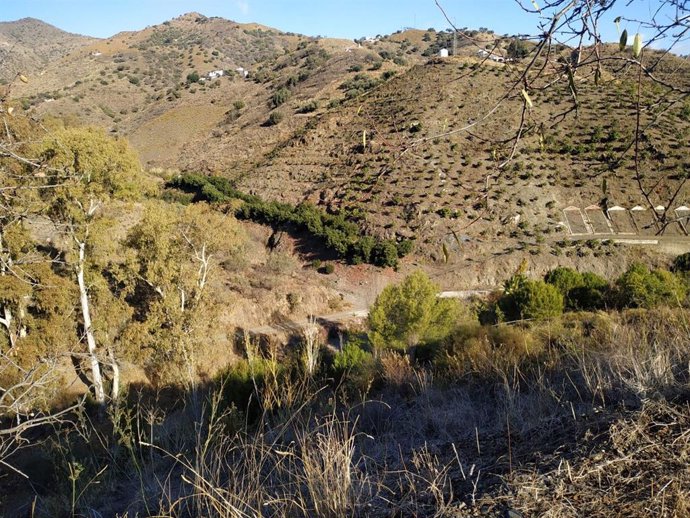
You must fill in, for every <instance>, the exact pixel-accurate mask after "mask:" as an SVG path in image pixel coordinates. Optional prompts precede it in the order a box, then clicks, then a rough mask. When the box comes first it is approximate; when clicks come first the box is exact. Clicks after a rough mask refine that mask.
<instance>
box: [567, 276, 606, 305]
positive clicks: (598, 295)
mask: <svg viewBox="0 0 690 518" xmlns="http://www.w3.org/2000/svg"><path fill="white" fill-rule="evenodd" d="M609 290H610V288H609V283H608V281H607V280H606V279H604V278H603V277H601V276H599V275H597V274H596V273H591V272H585V273H583V274H582V285H580V286H576V287H574V288H572V289H571V290H570V291H569V292H568V295H567V296H566V307H567V308H568V309H571V310H574V311H593V310H597V309H604V308H605V307H606V302H607V299H608V296H609Z"/></svg>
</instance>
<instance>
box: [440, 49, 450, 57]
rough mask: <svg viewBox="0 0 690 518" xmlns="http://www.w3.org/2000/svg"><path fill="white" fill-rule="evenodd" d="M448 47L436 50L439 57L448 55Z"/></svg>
mask: <svg viewBox="0 0 690 518" xmlns="http://www.w3.org/2000/svg"><path fill="white" fill-rule="evenodd" d="M448 55H449V54H448V49H441V50H439V52H438V56H439V57H441V58H447V57H448Z"/></svg>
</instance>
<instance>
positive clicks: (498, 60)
mask: <svg viewBox="0 0 690 518" xmlns="http://www.w3.org/2000/svg"><path fill="white" fill-rule="evenodd" d="M477 57H478V58H480V59H487V58H488V59H490V60H491V61H495V62H496V63H506V62H508V61H512V59H506V58H504V57H503V56H499V55H498V54H494V53H493V52H489V51H488V50H484V49H479V50H478V51H477Z"/></svg>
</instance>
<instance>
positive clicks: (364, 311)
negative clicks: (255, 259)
mask: <svg viewBox="0 0 690 518" xmlns="http://www.w3.org/2000/svg"><path fill="white" fill-rule="evenodd" d="M489 293H491V292H490V291H488V290H462V291H442V292H439V293H438V295H437V297H438V298H446V299H461V300H466V299H469V298H472V297H483V296H486V295H488V294H489ZM370 307H371V305H368V306H366V307H357V308H352V309H349V310H346V311H338V312H336V313H329V314H324V315H311V316H309V317H307V318H304V319H298V320H291V319H285V320H283V321H280V322H276V323H273V324H269V325H263V326H257V327H250V328H247V329H245V331H246V332H247V333H249V334H250V335H254V336H280V335H294V334H299V333H301V332H302V330H303V329H304V328H305V327H306V326H308V325H310V324H312V323H315V324H318V325H320V326H321V327H324V328H326V329H335V328H339V327H341V326H343V325H345V324H348V323H354V322H357V321H362V320H364V319H366V318H367V317H368V316H369V308H370Z"/></svg>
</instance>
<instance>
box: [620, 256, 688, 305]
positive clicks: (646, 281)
mask: <svg viewBox="0 0 690 518" xmlns="http://www.w3.org/2000/svg"><path fill="white" fill-rule="evenodd" d="M616 290H617V296H618V303H619V304H620V305H621V306H623V307H632V308H652V307H655V306H659V305H671V306H673V305H678V304H681V303H683V302H684V301H685V298H686V296H687V289H686V286H685V285H684V284H683V282H682V281H681V279H680V278H679V277H677V276H676V275H674V274H673V273H671V272H669V271H666V270H654V271H650V270H649V268H647V267H646V266H645V265H643V264H640V263H634V264H632V265H631V266H630V267H629V268H628V270H627V271H626V272H625V273H624V274H623V275H621V276H620V277H619V278H618V279H617V280H616Z"/></svg>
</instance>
